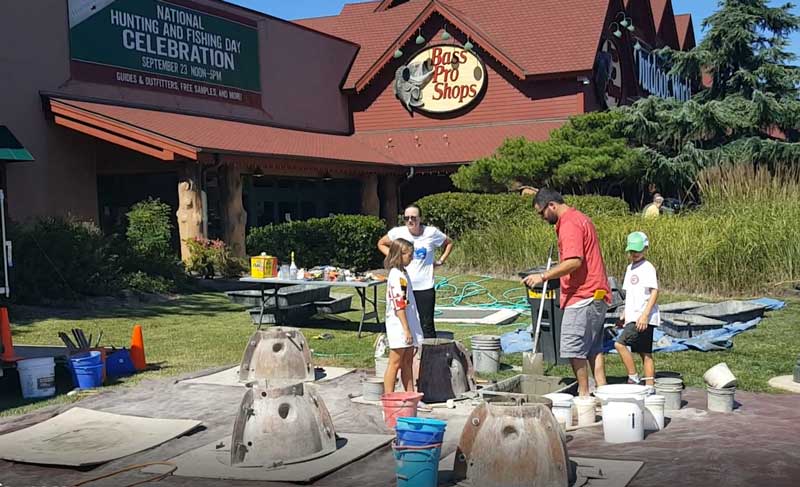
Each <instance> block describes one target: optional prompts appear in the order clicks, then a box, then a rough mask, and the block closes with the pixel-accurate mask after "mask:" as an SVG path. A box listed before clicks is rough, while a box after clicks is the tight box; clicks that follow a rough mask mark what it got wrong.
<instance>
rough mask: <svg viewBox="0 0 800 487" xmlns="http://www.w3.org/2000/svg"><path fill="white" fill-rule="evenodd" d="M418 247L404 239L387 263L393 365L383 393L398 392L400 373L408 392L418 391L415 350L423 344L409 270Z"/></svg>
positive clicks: (388, 333) (394, 245)
mask: <svg viewBox="0 0 800 487" xmlns="http://www.w3.org/2000/svg"><path fill="white" fill-rule="evenodd" d="M413 255H414V247H413V246H412V245H411V242H409V241H407V240H403V239H401V238H399V239H397V240H395V241H393V242H392V244H391V245H390V246H389V252H388V253H387V255H386V258H385V259H384V261H383V264H384V267H385V268H386V270H387V271H389V276H388V278H387V280H386V338H387V339H388V341H389V364H388V365H387V367H386V372H385V373H384V376H383V392H384V393H386V394H388V393H390V392H394V386H395V382H396V381H397V371H398V370H400V380H401V381H402V383H403V387H404V388H405V390H406V391H407V392H412V391H413V390H414V379H413V361H414V352H415V347H419V345H420V343H421V342H422V329H421V327H420V325H419V314H418V313H417V304H416V302H415V301H414V293H413V285H412V284H410V282H409V281H410V279H409V277H408V273H407V272H406V270H405V269H406V267H407V266H408V264H410V263H411V259H412V258H413Z"/></svg>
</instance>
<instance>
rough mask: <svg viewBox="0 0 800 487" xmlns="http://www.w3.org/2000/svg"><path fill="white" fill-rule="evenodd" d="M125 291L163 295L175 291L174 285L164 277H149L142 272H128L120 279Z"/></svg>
mask: <svg viewBox="0 0 800 487" xmlns="http://www.w3.org/2000/svg"><path fill="white" fill-rule="evenodd" d="M122 283H123V285H124V286H125V288H126V289H133V290H136V291H141V292H145V293H159V294H165V293H168V292H170V291H172V290H174V289H175V283H174V282H173V281H171V280H169V279H167V278H165V277H161V276H151V275H149V274H146V273H144V272H142V271H136V272H129V273H127V274H125V275H124V276H123V277H122Z"/></svg>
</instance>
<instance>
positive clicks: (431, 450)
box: [392, 443, 442, 487]
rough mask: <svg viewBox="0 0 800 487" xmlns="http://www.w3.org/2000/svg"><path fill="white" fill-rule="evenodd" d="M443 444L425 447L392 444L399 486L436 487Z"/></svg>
mask: <svg viewBox="0 0 800 487" xmlns="http://www.w3.org/2000/svg"><path fill="white" fill-rule="evenodd" d="M441 447H442V444H441V443H439V444H437V445H431V446H425V447H413V446H412V447H407V446H397V445H392V449H393V450H394V458H395V460H396V462H397V466H396V467H395V473H396V474H397V487H436V486H437V484H438V483H439V457H440V455H441V453H442V448H441Z"/></svg>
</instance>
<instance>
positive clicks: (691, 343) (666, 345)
mask: <svg viewBox="0 0 800 487" xmlns="http://www.w3.org/2000/svg"><path fill="white" fill-rule="evenodd" d="M750 302H752V303H755V304H760V305H762V306H765V307H766V309H767V311H776V310H779V309H783V308H784V307H785V306H786V303H784V302H783V301H778V300H777V299H770V298H760V299H753V300H752V301H750ZM761 320H762V318H755V319H752V320H750V321H746V322H735V323H729V324H727V325H725V326H723V327H722V328H718V329H716V330H709V331H707V332H705V333H703V334H702V335H698V336H696V337H692V338H674V337H671V336H669V335H667V334H666V333H664V332H663V331H661V330H659V329H657V328H656V330H655V331H654V332H653V351H654V352H683V351H684V350H699V351H701V352H709V351H715V350H727V349H729V348H731V347H732V346H733V341H732V339H733V337H735V336H736V335H738V334H740V333H743V332H745V331H747V330H749V329H751V328H755V327H756V326H757V325H758V324H759V323H760V322H761ZM620 332H621V330H616V331H613V333H614V334H615V335H618V334H619V333H620ZM500 346H501V347H502V349H503V353H518V352H530V351H531V350H533V338H532V337H531V327H528V329H527V330H525V329H522V328H520V329H518V330H515V331H512V332H510V333H506V334H504V335H502V336H501V337H500ZM603 350H604V351H605V352H606V353H617V352H616V350H615V349H614V341H613V340H610V339H608V340H606V341H605V342H604V343H603Z"/></svg>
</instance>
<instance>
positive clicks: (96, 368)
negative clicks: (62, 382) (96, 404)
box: [69, 351, 104, 389]
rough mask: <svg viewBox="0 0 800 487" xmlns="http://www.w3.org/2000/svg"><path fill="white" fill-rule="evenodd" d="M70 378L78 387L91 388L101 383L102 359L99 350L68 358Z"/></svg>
mask: <svg viewBox="0 0 800 487" xmlns="http://www.w3.org/2000/svg"><path fill="white" fill-rule="evenodd" d="M69 364H70V366H71V368H72V378H73V381H74V382H75V386H76V387H78V388H79V389H91V388H93V387H100V386H101V385H103V368H104V365H103V360H102V358H101V357H100V352H96V351H92V352H89V353H87V354H83V355H76V356H74V357H70V358H69Z"/></svg>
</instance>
